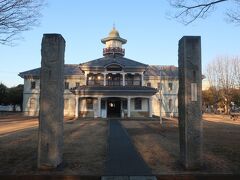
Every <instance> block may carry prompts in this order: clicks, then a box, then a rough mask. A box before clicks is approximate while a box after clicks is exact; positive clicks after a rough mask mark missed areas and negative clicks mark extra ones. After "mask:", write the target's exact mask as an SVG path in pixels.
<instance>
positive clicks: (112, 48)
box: [101, 27, 127, 56]
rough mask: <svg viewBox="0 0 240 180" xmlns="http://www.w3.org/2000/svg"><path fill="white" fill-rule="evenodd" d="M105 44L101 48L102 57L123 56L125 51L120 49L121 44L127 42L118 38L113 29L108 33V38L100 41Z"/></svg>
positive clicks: (117, 33)
mask: <svg viewBox="0 0 240 180" xmlns="http://www.w3.org/2000/svg"><path fill="white" fill-rule="evenodd" d="M101 42H102V43H103V44H105V48H103V56H108V55H112V54H113V55H115V54H117V55H120V56H124V55H125V49H123V48H122V45H123V44H126V42H127V40H126V39H123V38H121V37H120V35H119V32H118V31H117V30H116V29H115V27H113V29H112V31H111V32H110V33H109V35H108V37H106V38H103V39H102V40H101Z"/></svg>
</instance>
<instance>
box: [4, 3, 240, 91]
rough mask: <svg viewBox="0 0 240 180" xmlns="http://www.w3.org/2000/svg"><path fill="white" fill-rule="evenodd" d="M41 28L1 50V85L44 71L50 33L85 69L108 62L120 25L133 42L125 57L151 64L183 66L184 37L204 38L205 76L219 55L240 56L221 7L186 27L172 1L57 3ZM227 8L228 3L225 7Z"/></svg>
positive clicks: (238, 38)
mask: <svg viewBox="0 0 240 180" xmlns="http://www.w3.org/2000/svg"><path fill="white" fill-rule="evenodd" d="M47 3H48V4H47V6H46V7H45V8H44V10H43V16H42V18H41V25H40V26H39V27H36V28H34V29H33V30H31V31H27V32H24V33H22V37H23V38H24V40H23V41H18V42H17V43H18V44H17V45H16V46H14V47H9V46H3V45H0V61H1V65H0V82H2V83H4V84H6V85H7V86H9V87H10V86H13V85H17V84H20V83H23V79H21V78H20V77H19V76H18V73H19V72H22V71H26V70H30V69H34V68H37V67H40V62H41V54H40V49H41V39H42V35H43V34H44V33H60V34H62V36H63V37H64V38H65V40H66V51H65V63H66V64H79V63H82V62H86V61H89V60H93V59H95V58H99V57H102V48H103V47H104V45H103V44H102V43H101V41H100V40H101V39H102V38H104V37H106V36H107V35H108V33H109V32H110V30H111V29H112V26H113V23H115V26H116V29H117V30H118V31H119V33H120V36H121V37H123V38H125V39H127V40H128V42H127V44H126V45H124V48H125V52H126V53H125V56H126V57H128V58H130V59H133V60H137V61H140V62H142V63H146V64H151V65H175V66H177V63H178V59H177V57H178V41H179V39H180V38H181V37H182V36H184V35H198V36H201V37H202V64H203V71H204V69H205V67H206V65H207V64H208V63H209V62H210V61H211V60H213V59H214V58H215V57H216V56H219V55H240V45H239V42H240V33H239V30H240V26H236V25H234V24H229V23H227V22H226V21H224V12H223V10H224V8H226V7H225V6H220V7H218V8H217V9H216V11H215V12H214V13H213V14H211V15H210V16H209V17H208V18H207V19H205V20H199V21H197V22H194V23H193V24H190V25H188V26H185V25H183V24H181V23H178V22H177V21H176V20H170V19H168V18H167V15H166V14H167V13H168V11H173V9H172V8H171V7H170V6H169V5H168V2H167V0H162V1H159V0H131V1H130V0H121V1H111V0H101V1H100V0H81V1H79V0H68V1H66V0H51V1H48V2H47ZM223 5H224V4H223Z"/></svg>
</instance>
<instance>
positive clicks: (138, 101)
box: [134, 98, 142, 110]
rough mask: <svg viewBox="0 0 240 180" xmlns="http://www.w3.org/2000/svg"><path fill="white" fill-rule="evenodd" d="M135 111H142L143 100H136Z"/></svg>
mask: <svg viewBox="0 0 240 180" xmlns="http://www.w3.org/2000/svg"><path fill="white" fill-rule="evenodd" d="M134 109H135V110H142V98H135V99H134Z"/></svg>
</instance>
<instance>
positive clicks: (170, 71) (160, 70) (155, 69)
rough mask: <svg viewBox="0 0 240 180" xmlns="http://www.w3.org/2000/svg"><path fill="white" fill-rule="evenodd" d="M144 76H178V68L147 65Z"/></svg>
mask: <svg viewBox="0 0 240 180" xmlns="http://www.w3.org/2000/svg"><path fill="white" fill-rule="evenodd" d="M145 76H167V77H172V78H178V68H177V67H176V66H160V65H149V66H148V68H147V70H146V72H145Z"/></svg>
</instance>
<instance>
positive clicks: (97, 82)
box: [87, 80, 104, 86]
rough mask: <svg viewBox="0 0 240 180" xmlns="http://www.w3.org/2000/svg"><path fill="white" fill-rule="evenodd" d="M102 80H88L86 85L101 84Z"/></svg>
mask: <svg viewBox="0 0 240 180" xmlns="http://www.w3.org/2000/svg"><path fill="white" fill-rule="evenodd" d="M103 82H104V81H103V80H97V81H96V80H88V81H87V85H88V86H103Z"/></svg>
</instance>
